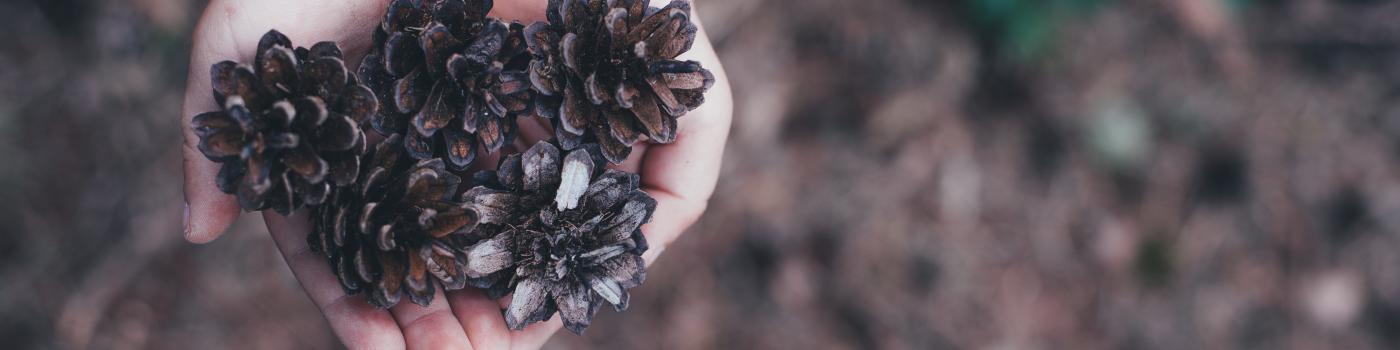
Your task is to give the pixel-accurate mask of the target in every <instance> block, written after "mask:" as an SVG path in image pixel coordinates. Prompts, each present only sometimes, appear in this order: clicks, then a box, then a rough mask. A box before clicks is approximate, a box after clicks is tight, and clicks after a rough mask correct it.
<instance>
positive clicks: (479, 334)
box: [180, 0, 733, 349]
mask: <svg viewBox="0 0 1400 350" xmlns="http://www.w3.org/2000/svg"><path fill="white" fill-rule="evenodd" d="M666 2H668V1H665V0H654V1H652V5H653V6H661V5H664V4H665V3H666ZM387 4H388V0H336V1H307V0H241V1H240V0H212V1H210V3H209V5H208V7H207V8H206V9H205V10H204V13H203V15H202V16H201V17H200V19H199V23H198V24H197V25H196V26H195V29H194V34H193V35H192V38H193V47H192V51H191V54H190V71H189V76H188V79H187V85H186V88H187V90H186V91H185V98H184V106H183V108H182V109H181V118H180V125H181V129H183V130H184V137H185V142H184V152H183V154H184V169H185V185H184V186H185V225H184V235H185V238H186V239H187V240H189V241H190V242H194V243H207V242H210V241H213V240H215V239H216V238H218V237H219V236H220V235H222V234H223V232H224V231H225V230H226V229H228V227H229V225H230V224H232V223H233V221H234V220H235V219H236V218H237V217H238V216H239V215H240V214H241V212H240V209H239V207H238V203H237V200H236V199H235V198H234V197H233V196H230V195H228V194H224V193H223V192H220V191H219V190H218V188H217V187H216V186H215V184H214V179H215V175H216V174H218V171H219V165H218V164H217V163H214V162H212V161H209V160H208V159H207V158H205V157H204V155H203V154H202V153H200V152H199V150H198V148H197V147H196V146H197V144H198V141H199V140H198V138H197V137H196V136H195V135H194V133H193V131H192V130H191V129H190V128H189V127H188V125H189V123H190V118H192V117H193V116H194V115H197V114H199V113H201V112H205V111H211V110H215V109H217V106H216V105H215V103H214V100H213V96H212V94H211V93H210V91H211V88H210V81H209V67H210V65H212V64H214V63H215V62H218V61H222V60H236V61H240V62H251V61H252V55H253V54H254V52H253V50H254V49H255V48H256V47H257V43H258V39H259V38H261V37H262V35H263V34H264V33H266V32H267V31H268V30H270V29H277V30H278V31H281V32H282V33H284V34H286V35H287V36H288V37H289V38H291V40H292V42H293V43H294V44H296V45H300V46H310V45H311V44H313V43H315V42H318V41H335V42H336V43H338V44H339V45H340V47H341V48H342V50H343V51H344V52H345V54H346V58H347V63H348V64H350V65H352V67H351V68H352V69H353V68H354V67H353V66H355V65H358V63H359V62H360V58H361V57H362V56H363V55H364V54H365V52H367V50H368V48H369V46H370V45H371V43H370V41H371V37H372V35H371V33H373V30H374V28H375V26H376V25H378V23H379V22H380V20H381V19H382V16H383V11H384V8H385V7H386V6H387ZM545 5H546V0H497V1H496V2H495V7H494V8H493V9H492V12H491V15H492V16H495V17H498V18H502V19H505V20H508V21H510V20H516V21H520V22H522V23H529V22H533V21H542V20H544V8H545ZM692 19H693V20H695V21H696V23H697V25H700V23H699V19H698V18H694V17H692ZM679 59H683V60H695V61H699V62H701V63H702V64H703V65H704V66H705V68H707V69H709V70H710V71H711V72H713V73H714V74H715V78H716V81H715V85H714V86H713V88H711V89H710V90H709V91H708V92H707V93H706V94H705V101H706V102H705V104H704V105H702V106H700V107H699V108H697V109H695V110H694V111H691V112H690V113H688V114H686V116H684V117H682V118H680V120H679V125H680V130H679V132H678V134H677V137H676V141H675V142H674V143H670V144H664V145H662V144H647V143H644V142H643V143H638V144H637V145H635V146H634V147H633V151H632V154H631V156H630V157H629V158H628V159H627V161H625V162H623V163H622V164H618V165H614V166H612V167H613V168H616V169H621V170H626V171H631V172H637V173H639V174H641V179H642V185H643V189H644V190H645V191H646V192H647V193H648V194H650V195H651V196H652V197H654V198H656V201H657V207H656V208H657V209H656V213H655V215H654V217H653V218H652V221H651V222H650V223H649V224H647V225H645V226H643V227H642V230H643V232H644V233H645V234H646V237H647V241H648V243H650V244H651V249H650V250H649V251H647V253H646V254H645V255H644V256H643V257H644V258H645V259H646V261H647V263H648V264H650V263H651V262H653V261H655V260H656V258H657V256H658V255H659V254H660V253H661V252H662V251H664V250H665V248H666V246H667V245H669V244H670V243H671V242H673V241H675V239H676V238H677V237H679V236H680V234H681V233H683V232H684V231H685V230H686V228H688V227H689V226H690V225H691V224H693V223H695V220H696V219H698V218H699V217H700V215H701V214H702V213H703V212H704V211H705V207H706V205H707V202H708V201H709V198H710V195H711V193H713V191H714V188H715V181H716V179H717V177H718V176H719V169H720V158H721V156H722V155H723V153H724V144H725V140H726V139H727V137H728V134H729V125H730V119H731V114H732V109H733V102H732V97H731V95H730V87H729V82H728V80H727V79H726V78H725V74H724V68H723V67H721V66H720V63H719V59H718V57H716V56H715V52H714V47H713V46H712V45H711V43H710V41H709V37H708V36H707V35H706V33H705V30H704V26H703V25H700V31H699V33H698V34H697V38H696V40H695V44H694V46H693V48H692V49H691V50H690V51H689V52H687V53H685V54H682V55H681V56H680V57H679ZM520 124H521V127H520V137H518V138H517V141H516V142H515V143H514V144H513V145H508V146H507V147H509V148H511V149H514V150H524V149H526V148H528V146H529V145H532V144H534V143H535V142H537V141H540V140H544V139H547V138H548V137H549V135H551V134H552V133H551V132H550V131H549V129H548V123H547V121H544V120H541V119H539V118H533V117H523V118H521V119H520ZM371 133H372V132H371ZM498 159H499V155H485V154H483V155H479V156H478V159H477V161H476V164H477V166H491V167H494V165H495V164H496V162H497V160H498ZM263 219H264V221H265V222H266V223H267V228H268V231H269V232H270V233H271V236H272V238H273V240H274V241H275V242H276V244H277V247H278V249H279V250H280V251H281V252H282V255H283V257H284V258H285V259H286V261H287V265H288V266H289V267H290V268H291V270H292V273H293V274H294V275H296V278H297V281H298V282H300V283H301V286H302V288H303V289H304V290H305V291H306V294H307V296H309V297H310V298H311V300H312V301H313V302H314V303H315V304H316V306H317V307H319V308H320V309H321V312H322V313H323V314H324V315H325V317H326V320H327V321H328V322H329V323H330V326H331V329H332V330H333V331H334V332H335V334H336V336H337V337H338V338H339V339H340V340H341V341H342V342H344V343H345V345H346V346H347V347H349V348H351V349H402V348H408V349H444V348H451V349H473V348H475V349H537V348H539V347H540V346H542V345H543V344H544V343H545V342H546V341H548V340H549V337H550V336H551V335H553V334H554V333H555V332H556V331H558V330H559V328H560V327H561V326H562V323H561V321H560V320H559V318H558V317H555V318H553V319H551V320H550V321H548V322H542V323H537V324H534V325H531V326H528V327H526V328H525V329H523V330H519V331H511V330H509V329H508V328H506V323H505V318H504V317H503V316H502V314H501V308H502V305H507V304H508V303H509V298H508V297H507V298H505V299H502V300H491V299H488V298H486V296H485V295H484V294H483V293H482V292H481V291H479V290H475V289H472V288H466V289H463V290H456V291H449V292H446V293H440V294H439V295H445V296H446V297H445V298H435V299H433V302H432V303H431V304H429V305H428V306H427V307H422V306H418V305H416V304H412V303H399V304H398V305H396V306H394V307H391V308H389V309H388V310H381V309H376V308H374V307H373V306H370V305H369V303H367V302H365V301H364V300H363V297H359V296H346V295H345V292H344V291H343V290H342V289H341V287H340V283H339V282H338V281H337V280H336V278H335V276H334V275H333V274H332V273H331V270H330V266H329V265H328V264H327V263H326V261H325V259H324V258H323V257H321V256H320V255H319V254H316V253H314V252H311V250H310V249H309V247H308V246H307V243H306V234H307V233H308V232H309V231H310V227H311V226H310V223H309V221H308V215H307V213H306V212H305V210H302V211H298V212H295V213H293V214H292V215H290V216H285V217H284V216H281V215H277V214H276V213H272V212H265V213H263Z"/></svg>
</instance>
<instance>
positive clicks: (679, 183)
mask: <svg viewBox="0 0 1400 350" xmlns="http://www.w3.org/2000/svg"><path fill="white" fill-rule="evenodd" d="M696 25H697V26H700V30H699V32H698V33H697V35H696V40H695V47H694V48H693V49H692V50H691V51H689V52H687V53H686V54H684V55H682V57H681V59H693V60H697V61H700V62H701V63H702V64H703V65H704V66H705V67H706V68H707V69H710V71H711V72H713V73H714V75H715V85H714V86H713V87H711V89H710V90H709V91H708V92H706V94H705V100H706V102H705V104H703V105H701V106H700V107H699V108H696V109H695V110H693V111H690V113H687V114H686V115H685V116H683V117H681V118H680V120H679V125H680V130H679V131H678V134H677V136H676V141H675V142H673V143H670V144H655V145H651V146H650V148H649V149H647V152H645V153H646V158H645V159H644V160H643V161H642V164H641V174H642V187H643V189H644V190H645V191H647V193H648V194H650V195H652V197H654V198H656V202H657V210H656V213H655V214H654V215H653V217H652V221H651V223H649V224H647V225H646V226H644V227H643V228H642V232H645V233H646V235H647V241H648V243H650V244H651V245H652V247H653V249H650V250H648V251H647V253H646V254H645V255H643V257H644V258H646V261H647V262H648V263H650V262H652V261H653V260H655V259H656V257H657V256H658V255H659V254H660V253H661V251H663V250H665V247H666V245H667V244H670V242H671V241H673V240H675V239H676V237H678V236H679V235H680V234H681V233H682V232H684V231H685V229H686V228H687V227H689V226H690V225H691V224H693V223H695V220H697V219H699V217H700V214H701V213H704V211H705V207H706V205H707V203H708V202H709V199H710V195H711V194H713V193H714V189H715V182H716V180H717V179H718V178H719V170H720V165H721V164H720V161H721V157H722V156H723V155H724V144H725V141H726V140H727V139H728V138H729V124H730V118H731V115H732V113H733V101H732V99H731V96H730V87H729V81H728V79H726V76H725V73H724V67H722V66H721V65H720V62H719V58H718V57H717V56H716V55H715V51H714V47H713V46H711V44H710V41H709V37H708V35H707V34H706V33H705V29H704V26H703V25H700V22H699V19H696Z"/></svg>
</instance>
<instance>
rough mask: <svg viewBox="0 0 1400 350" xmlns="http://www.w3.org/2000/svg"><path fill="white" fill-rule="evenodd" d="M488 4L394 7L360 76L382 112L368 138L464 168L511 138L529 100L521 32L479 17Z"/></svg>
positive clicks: (452, 1)
mask: <svg viewBox="0 0 1400 350" xmlns="http://www.w3.org/2000/svg"><path fill="white" fill-rule="evenodd" d="M491 5H492V2H491V1H490V0H465V1H464V0H395V1H393V2H392V3H390V4H389V10H388V14H387V15H386V18H385V20H384V22H383V23H382V24H381V26H380V28H379V30H378V31H376V32H375V37H374V47H373V48H372V50H371V51H370V53H369V54H368V55H366V56H365V58H364V61H363V63H361V64H360V75H361V76H362V77H363V79H364V80H365V82H366V83H367V84H368V85H369V86H370V87H371V88H372V89H373V90H374V91H375V93H377V94H378V95H379V96H380V103H381V104H383V105H384V106H385V108H382V109H380V111H379V114H377V115H375V116H374V120H373V126H374V128H375V130H377V131H379V132H380V133H382V134H385V135H388V134H393V133H398V134H401V135H403V136H404V145H405V147H407V149H408V151H409V154H410V155H412V156H413V157H414V158H417V159H429V158H434V157H445V158H446V159H447V160H448V161H449V165H451V166H452V168H453V169H456V170H461V169H464V168H466V167H467V165H469V164H471V162H472V160H473V158H474V157H475V155H476V147H478V144H480V146H481V147H485V148H486V150H487V151H488V152H495V151H496V150H498V149H500V148H501V146H502V145H504V144H505V143H507V142H509V141H510V140H511V139H512V138H513V137H514V135H515V128H516V125H515V118H514V117H516V116H517V115H519V114H521V113H526V112H529V109H530V105H531V96H532V93H531V91H530V89H529V83H528V82H527V80H528V76H529V75H528V74H527V73H526V72H525V70H526V69H527V68H528V66H529V59H530V56H529V55H527V54H525V53H526V49H525V44H524V37H523V36H522V34H521V30H522V28H523V26H522V25H520V24H518V23H512V24H506V23H505V22H502V21H500V20H497V19H494V18H488V17H486V13H487V12H490V10H491Z"/></svg>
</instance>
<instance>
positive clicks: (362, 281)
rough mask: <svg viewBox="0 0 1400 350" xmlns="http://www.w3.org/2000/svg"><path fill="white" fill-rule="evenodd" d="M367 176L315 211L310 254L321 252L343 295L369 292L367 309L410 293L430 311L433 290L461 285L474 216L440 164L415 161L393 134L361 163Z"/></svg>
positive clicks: (455, 182) (453, 178)
mask: <svg viewBox="0 0 1400 350" xmlns="http://www.w3.org/2000/svg"><path fill="white" fill-rule="evenodd" d="M366 157H367V158H366V162H365V168H364V169H363V172H364V176H362V177H361V178H360V181H359V182H357V183H356V184H355V186H353V187H346V188H342V189H340V190H337V191H336V192H335V193H333V194H332V195H331V198H330V200H329V201H328V202H327V204H326V205H322V206H319V207H317V208H316V211H315V213H314V217H313V220H314V222H313V224H314V227H315V229H314V231H313V232H312V234H310V235H309V236H308V237H307V241H308V243H309V244H310V246H311V248H312V250H314V251H316V252H319V253H323V254H324V255H325V256H326V258H327V259H329V260H330V263H331V268H332V269H333V270H334V271H335V273H336V276H337V277H338V278H339V279H340V283H341V286H342V287H344V288H345V291H346V293H348V294H356V293H359V292H360V291H368V292H369V302H370V303H371V304H373V305H375V306H377V307H380V308H388V307H390V306H393V305H394V304H396V303H398V302H399V299H400V298H401V295H402V294H405V293H406V294H408V297H409V299H410V300H412V301H413V303H415V304H419V305H424V306H426V305H428V303H429V302H431V301H432V300H433V294H434V291H435V290H436V289H437V288H436V287H435V285H441V287H442V288H443V289H445V290H454V289H461V288H462V287H464V286H465V285H466V275H465V267H466V263H467V261H466V255H465V253H464V252H463V251H462V249H461V248H462V247H466V246H467V244H469V243H472V242H469V241H465V239H466V237H465V236H464V234H463V232H465V231H468V230H470V229H471V228H472V227H473V226H474V225H475V222H476V213H475V212H474V211H472V210H471V209H469V208H467V206H466V205H465V203H462V202H460V201H457V200H456V197H457V194H458V192H457V187H458V185H460V183H461V178H459V177H457V176H456V175H453V174H452V173H450V172H448V171H447V168H446V166H445V165H444V164H443V161H442V159H430V160H421V161H420V160H416V159H412V158H410V157H408V156H407V155H406V154H405V151H404V149H403V139H402V138H401V137H400V136H398V135H392V136H390V137H389V138H388V139H387V140H385V141H384V142H383V143H380V144H379V145H377V146H375V150H374V153H373V154H371V155H367V156H366Z"/></svg>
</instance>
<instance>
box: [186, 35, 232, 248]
mask: <svg viewBox="0 0 1400 350" xmlns="http://www.w3.org/2000/svg"><path fill="white" fill-rule="evenodd" d="M225 21H226V19H224V17H222V16H209V15H208V13H206V14H205V16H204V18H203V19H201V20H200V22H199V24H198V25H196V27H195V28H196V29H195V33H194V35H193V40H194V42H193V43H192V44H193V45H192V49H191V52H190V66H189V74H188V77H187V78H186V79H187V80H186V84H185V98H184V105H183V107H182V108H181V109H180V113H181V116H180V119H179V120H180V129H181V130H183V133H182V134H183V135H184V137H185V142H184V146H183V148H184V151H183V152H182V153H183V155H184V165H185V166H184V168H185V209H184V210H185V214H184V217H185V227H184V230H185V232H184V234H185V239H186V240H189V241H190V242H193V243H208V242H210V241H213V240H214V239H216V238H219V235H222V234H223V233H224V230H227V229H228V227H229V225H230V224H232V223H233V220H234V219H237V218H238V214H239V208H238V202H237V200H236V199H235V198H234V197H233V196H231V195H228V194H225V193H223V192H222V191H219V188H218V185H216V184H215V183H214V181H215V178H216V177H217V176H218V174H219V167H220V165H219V164H218V163H215V162H213V161H210V160H209V159H208V158H205V157H204V153H202V152H200V151H199V137H198V136H196V135H195V134H194V131H193V130H192V129H190V120H191V119H192V118H193V117H194V116H195V115H197V114H199V113H202V112H207V111H212V110H215V109H217V108H218V106H216V105H215V103H214V98H213V95H212V94H213V93H212V90H213V88H212V86H211V82H210V78H209V66H210V65H212V64H213V63H214V60H215V59H218V57H230V58H232V57H236V56H232V55H223V54H232V53H235V51H237V50H236V49H235V48H234V47H235V46H236V45H234V44H233V42H231V40H228V38H230V37H231V36H230V35H229V33H228V30H227V28H228V25H226V23H213V22H225ZM221 55H222V56H221Z"/></svg>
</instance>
